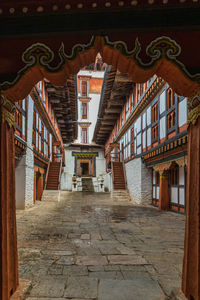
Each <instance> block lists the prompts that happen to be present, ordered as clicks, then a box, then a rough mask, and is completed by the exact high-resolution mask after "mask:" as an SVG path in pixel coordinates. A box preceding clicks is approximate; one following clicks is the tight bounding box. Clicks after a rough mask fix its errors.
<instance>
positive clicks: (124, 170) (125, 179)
mask: <svg viewBox="0 0 200 300" xmlns="http://www.w3.org/2000/svg"><path fill="white" fill-rule="evenodd" d="M122 165H123V172H124V182H125V188H127V178H126V168H125V163H124V160H123V161H122Z"/></svg>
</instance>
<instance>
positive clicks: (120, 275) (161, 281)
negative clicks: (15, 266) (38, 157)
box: [17, 192, 185, 300]
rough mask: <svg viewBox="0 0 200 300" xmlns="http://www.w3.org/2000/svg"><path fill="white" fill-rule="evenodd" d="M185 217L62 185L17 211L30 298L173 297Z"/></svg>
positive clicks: (21, 264) (103, 299)
mask: <svg viewBox="0 0 200 300" xmlns="http://www.w3.org/2000/svg"><path fill="white" fill-rule="evenodd" d="M184 224H185V217H184V216H183V215H180V214H176V213H172V212H160V211H158V210H157V209H156V208H154V207H152V206H139V205H133V204H132V203H130V202H118V201H117V202H114V201H113V200H112V199H111V198H110V195H109V194H107V193H106V194H103V193H102V194H101V193H99V194H95V193H76V192H74V193H72V192H61V194H60V201H59V202H57V203H55V202H52V201H51V202H48V201H45V202H37V204H36V205H35V206H34V207H32V208H29V209H27V210H25V211H17V229H18V252H19V275H20V278H21V279H24V280H31V282H32V289H31V290H30V292H29V295H28V296H27V298H26V299H28V300H36V299H37V300H44V299H45V300H50V299H51V300H52V299H55V300H61V299H63V300H64V299H65V300H68V299H73V300H84V299H87V300H143V299H145V300H147V299H148V300H157V299H163V300H165V299H170V294H171V291H172V290H173V289H174V288H176V289H180V286H181V272H182V260H183V248H184V245H183V242H184Z"/></svg>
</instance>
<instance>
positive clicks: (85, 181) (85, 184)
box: [82, 177, 94, 192]
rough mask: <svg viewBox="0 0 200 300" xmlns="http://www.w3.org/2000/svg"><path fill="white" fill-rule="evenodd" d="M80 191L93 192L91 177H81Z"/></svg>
mask: <svg viewBox="0 0 200 300" xmlns="http://www.w3.org/2000/svg"><path fill="white" fill-rule="evenodd" d="M82 191H83V192H94V186H93V182H92V178H90V177H82Z"/></svg>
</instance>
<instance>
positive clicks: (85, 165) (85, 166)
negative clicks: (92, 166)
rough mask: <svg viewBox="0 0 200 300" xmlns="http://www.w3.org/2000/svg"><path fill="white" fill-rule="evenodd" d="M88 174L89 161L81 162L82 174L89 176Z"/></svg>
mask: <svg viewBox="0 0 200 300" xmlns="http://www.w3.org/2000/svg"><path fill="white" fill-rule="evenodd" d="M88 175H89V163H88V162H81V176H88Z"/></svg>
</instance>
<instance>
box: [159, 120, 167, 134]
mask: <svg viewBox="0 0 200 300" xmlns="http://www.w3.org/2000/svg"><path fill="white" fill-rule="evenodd" d="M164 137H166V116H164V117H162V118H161V119H160V139H163V138H164Z"/></svg>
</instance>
